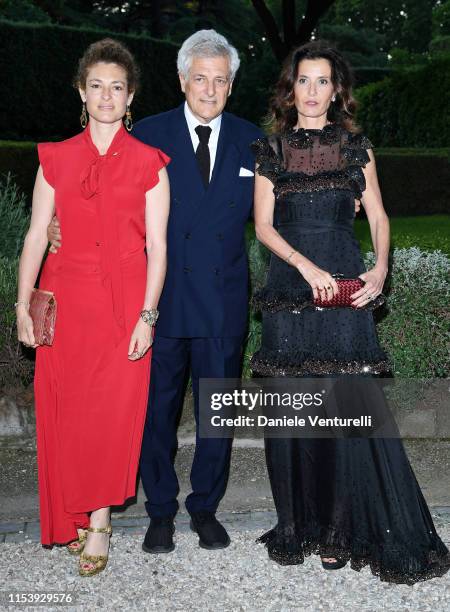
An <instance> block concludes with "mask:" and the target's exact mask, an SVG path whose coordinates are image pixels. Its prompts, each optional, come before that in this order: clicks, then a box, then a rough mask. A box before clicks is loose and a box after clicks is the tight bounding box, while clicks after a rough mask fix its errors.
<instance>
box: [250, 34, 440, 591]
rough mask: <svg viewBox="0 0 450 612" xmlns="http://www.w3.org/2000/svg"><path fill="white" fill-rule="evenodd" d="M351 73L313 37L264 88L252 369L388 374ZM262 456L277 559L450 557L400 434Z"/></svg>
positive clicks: (395, 565)
mask: <svg viewBox="0 0 450 612" xmlns="http://www.w3.org/2000/svg"><path fill="white" fill-rule="evenodd" d="M351 85H352V80H351V73H350V69H349V67H348V65H347V64H346V62H345V60H344V59H343V57H342V56H341V55H340V53H338V52H337V51H336V50H334V49H332V48H330V47H328V46H327V45H326V44H325V43H321V42H312V43H308V44H306V45H304V46H303V47H300V48H299V49H297V50H296V51H294V53H293V54H292V56H291V58H290V59H289V60H288V62H287V63H286V65H285V68H284V69H283V72H282V74H281V77H280V80H279V82H278V84H277V89H276V93H275V96H274V100H273V109H272V110H273V116H274V120H275V126H276V130H277V133H275V134H273V135H271V136H270V137H269V138H262V139H260V140H258V141H256V142H255V143H254V144H253V148H254V151H255V154H256V163H257V175H256V183H255V226H256V235H257V237H258V239H259V240H260V241H261V242H262V243H263V244H264V245H265V246H267V247H268V248H269V250H270V251H271V252H272V255H271V261H270V267H269V273H268V278H267V283H266V286H265V287H264V288H263V289H262V290H261V291H260V292H259V294H258V295H257V296H256V300H255V301H256V304H257V306H259V308H260V309H261V311H262V316H263V327H262V346H261V348H260V350H259V351H258V352H257V353H256V354H255V355H254V356H253V358H252V362H251V366H252V370H253V373H254V374H255V375H256V376H260V377H281V376H288V377H316V376H327V377H336V376H342V375H357V376H361V375H364V376H366V377H367V376H368V375H369V376H371V375H382V374H383V373H385V374H387V373H388V371H389V363H388V359H387V356H386V354H385V353H384V352H383V350H382V349H381V347H380V346H379V343H378V339H377V335H376V331H375V325H374V320H373V314H372V310H373V308H374V307H375V306H377V305H379V303H380V302H381V301H382V296H381V291H382V289H383V284H384V281H385V278H386V274H387V269H388V252H389V221H388V218H387V215H386V213H385V211H384V208H383V204H382V199H381V194H380V190H379V187H378V181H377V175H376V169H375V161H374V156H373V152H372V145H371V143H370V142H369V140H368V139H367V138H366V137H365V136H363V135H362V134H361V133H359V132H358V130H357V129H356V127H355V125H354V122H353V115H354V111H355V106H356V105H355V101H354V99H353V97H352V93H351ZM355 199H356V200H361V202H362V205H363V206H364V209H365V211H366V214H367V218H368V221H369V224H370V230H371V235H372V240H373V246H374V250H375V255H376V264H375V266H374V267H373V268H372V269H370V270H368V271H366V270H365V268H364V264H363V259H362V257H361V253H360V250H359V245H358V243H357V241H356V239H355V237H354V234H353V217H354V210H355ZM336 274H342V275H343V276H344V277H346V278H357V277H359V278H361V279H362V280H364V281H365V285H364V287H363V288H362V289H360V290H358V291H357V292H356V293H354V294H353V295H352V300H353V306H354V307H356V308H351V307H344V308H333V309H328V308H322V309H317V308H314V307H312V306H305V304H306V303H307V302H310V301H311V299H312V295H314V297H318V296H319V295H320V296H321V297H322V299H327V300H328V299H331V298H332V297H333V295H335V294H336V293H337V292H338V287H337V283H336V280H335V277H334V276H333V275H336ZM265 447H266V460H267V467H268V472H269V477H270V483H271V488H272V493H273V497H274V501H275V506H276V510H277V516H278V524H277V526H276V527H275V528H274V529H272V530H271V531H269V532H268V533H267V534H265V535H264V536H263V537H262V538H261V540H262V541H263V542H265V544H266V546H267V548H268V551H269V556H270V557H271V558H272V559H274V560H275V561H277V562H278V563H280V564H283V565H289V564H298V563H303V561H304V556H305V555H309V554H311V553H316V554H320V556H321V558H322V564H323V566H324V568H325V569H339V568H340V567H343V566H344V565H345V564H346V562H347V561H348V560H350V561H351V566H352V568H353V569H356V570H359V569H361V568H362V567H363V566H365V565H370V568H371V570H372V572H373V573H374V574H377V575H379V576H380V578H381V579H382V580H386V581H391V582H398V583H406V584H413V583H414V582H416V581H419V580H425V579H427V578H432V577H434V576H440V575H443V574H444V573H445V572H446V571H447V570H448V569H449V566H450V557H449V553H448V550H447V548H446V547H445V545H444V544H443V543H442V541H441V540H440V538H439V537H438V535H437V533H436V531H435V528H434V525H433V521H432V518H431V515H430V513H429V510H428V508H427V505H426V502H425V500H424V498H423V495H422V493H421V491H420V488H419V486H418V484H417V481H416V479H415V476H414V473H413V471H412V469H411V466H410V464H409V462H408V459H407V457H406V454H405V451H404V448H403V444H402V442H401V440H399V439H395V438H391V439H382V438H378V439H376V438H346V439H306V438H303V439H292V438H283V439H280V438H267V439H266V440H265Z"/></svg>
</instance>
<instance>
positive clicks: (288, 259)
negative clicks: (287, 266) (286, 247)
mask: <svg viewBox="0 0 450 612" xmlns="http://www.w3.org/2000/svg"><path fill="white" fill-rule="evenodd" d="M294 253H297V251H291V252H290V253H289V255H288V256H287V257H286V261H287V263H291V262H290V259H291V257H292V255H293V254H294Z"/></svg>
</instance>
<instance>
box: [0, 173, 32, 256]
mask: <svg viewBox="0 0 450 612" xmlns="http://www.w3.org/2000/svg"><path fill="white" fill-rule="evenodd" d="M0 218H1V220H2V231H1V233H0V257H7V258H8V259H13V258H15V257H18V256H19V255H20V251H21V249H22V244H23V239H24V237H25V234H26V231H27V229H28V225H29V223H30V213H29V210H28V209H27V208H26V202H25V195H24V194H23V193H22V192H21V191H20V190H19V188H18V186H17V185H16V183H14V182H13V180H12V178H11V174H7V175H6V176H5V178H4V179H2V180H0Z"/></svg>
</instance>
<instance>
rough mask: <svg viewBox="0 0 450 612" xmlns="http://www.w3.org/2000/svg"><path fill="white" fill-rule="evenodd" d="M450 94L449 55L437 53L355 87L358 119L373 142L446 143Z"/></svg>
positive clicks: (449, 135) (405, 144) (394, 144)
mask: <svg viewBox="0 0 450 612" xmlns="http://www.w3.org/2000/svg"><path fill="white" fill-rule="evenodd" d="M449 96H450V56H449V55H448V54H440V55H437V56H435V57H432V58H431V59H430V60H429V61H428V63H427V64H426V65H425V66H418V67H412V68H409V69H402V70H398V71H395V72H394V73H393V74H392V75H391V76H389V77H387V78H385V79H383V80H382V81H380V82H378V83H371V84H370V85H366V86H364V87H361V88H359V89H357V90H356V97H357V99H358V101H359V105H360V106H359V109H358V121H359V123H360V124H361V125H362V126H363V128H364V130H365V132H366V133H367V135H368V136H369V138H370V139H371V140H372V142H373V143H374V145H375V146H382V147H424V146H425V147H446V146H448V143H449V142H450V107H449V105H448V98H449Z"/></svg>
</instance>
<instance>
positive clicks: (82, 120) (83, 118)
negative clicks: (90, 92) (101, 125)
mask: <svg viewBox="0 0 450 612" xmlns="http://www.w3.org/2000/svg"><path fill="white" fill-rule="evenodd" d="M80 123H81V127H82V128H83V129H84V128H85V127H86V126H87V124H88V114H87V112H86V102H83V110H82V111H81V115H80Z"/></svg>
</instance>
